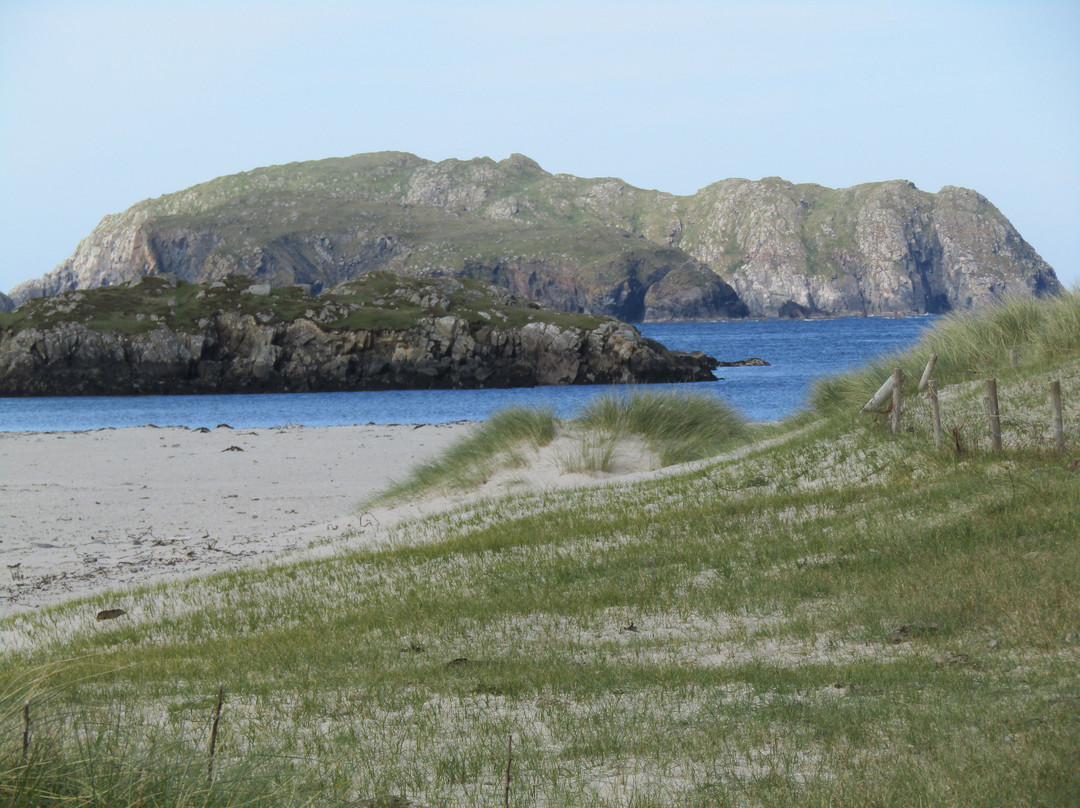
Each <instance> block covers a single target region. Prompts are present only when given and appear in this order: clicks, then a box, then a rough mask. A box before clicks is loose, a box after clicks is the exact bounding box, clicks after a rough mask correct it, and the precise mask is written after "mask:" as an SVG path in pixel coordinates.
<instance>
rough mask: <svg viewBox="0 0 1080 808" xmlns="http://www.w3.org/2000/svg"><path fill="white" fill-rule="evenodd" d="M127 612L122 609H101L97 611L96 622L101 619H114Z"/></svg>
mask: <svg viewBox="0 0 1080 808" xmlns="http://www.w3.org/2000/svg"><path fill="white" fill-rule="evenodd" d="M125 614H127V612H125V611H124V610H123V609H103V610H101V611H100V612H98V613H97V619H98V622H101V621H102V620H115V619H116V618H118V617H120V616H122V615H125Z"/></svg>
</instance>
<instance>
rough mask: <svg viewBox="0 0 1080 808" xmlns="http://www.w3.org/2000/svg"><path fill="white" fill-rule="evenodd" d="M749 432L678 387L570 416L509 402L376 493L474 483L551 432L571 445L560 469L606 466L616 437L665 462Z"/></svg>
mask: <svg viewBox="0 0 1080 808" xmlns="http://www.w3.org/2000/svg"><path fill="white" fill-rule="evenodd" d="M750 432H751V430H750V427H749V425H748V423H747V422H746V420H745V419H744V418H743V417H742V416H740V415H739V414H738V413H737V412H736V411H735V410H734V409H732V408H731V407H730V406H729V405H728V404H726V403H724V402H723V401H720V400H719V399H716V398H713V397H711V396H705V395H693V394H685V393H679V392H671V393H653V392H645V391H634V392H632V393H630V394H627V395H621V396H619V395H608V396H601V397H599V398H597V399H595V400H593V401H592V402H590V403H589V404H587V405H586V406H585V407H584V408H583V409H582V412H581V414H580V415H579V416H578V417H577V418H574V419H571V420H561V419H558V418H556V417H555V415H554V412H553V411H552V410H551V409H550V408H528V407H511V408H509V409H506V410H503V411H502V412H499V413H496V414H495V415H493V416H492V417H491V418H490V419H489V420H488V421H486V422H484V423H483V424H481V425H480V426H479V427H478V428H477V430H476V431H475V432H473V433H472V434H471V435H469V436H467V437H465V438H463V439H462V440H460V441H458V442H457V443H456V444H454V445H453V446H451V447H450V449H449V450H448V451H447V452H446V453H445V454H444V455H442V456H441V457H439V458H436V459H435V460H432V461H429V462H427V463H425V464H423V465H422V466H420V467H419V468H418V469H417V470H416V471H415V472H414V473H413V474H412V476H411V477H410V478H409V479H408V480H405V481H404V482H402V483H400V484H399V485H397V486H395V487H393V488H392V489H391V490H390V491H388V492H387V494H385V495H384V496H383V497H381V498H380V500H384V501H386V500H394V499H399V498H400V497H402V496H405V495H408V494H414V493H416V492H418V491H426V490H432V489H451V490H463V489H470V488H475V487H476V486H478V485H481V484H483V483H484V482H486V481H487V480H488V479H489V478H490V477H491V475H492V474H493V473H494V472H495V471H496V469H499V468H522V467H525V466H527V465H528V464H529V457H528V453H529V452H530V451H532V450H535V449H539V448H542V447H545V446H547V445H548V444H550V443H551V442H552V441H553V440H555V438H556V437H563V438H566V439H567V441H568V442H569V443H571V444H572V445H573V448H572V449H568V450H567V449H564V450H563V451H562V452H561V453H560V458H561V459H560V462H559V466H560V468H561V470H562V471H563V472H583V473H588V472H597V471H599V472H604V471H608V470H610V464H611V462H612V460H613V458H614V456H615V453H616V450H617V448H618V444H619V443H620V441H630V440H638V441H641V442H642V443H643V444H644V445H645V446H647V447H648V448H649V449H650V450H651V451H653V452H655V454H656V456H657V457H658V458H659V463H660V465H661V466H670V465H675V464H677V463H685V462H688V461H691V460H701V459H703V458H706V457H712V456H714V455H716V454H719V453H720V452H721V451H722V450H723V449H725V448H727V447H729V446H731V445H733V444H735V443H738V442H741V441H744V440H746V439H747V437H748V436H749V434H750Z"/></svg>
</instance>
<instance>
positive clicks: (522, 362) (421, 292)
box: [0, 271, 718, 396]
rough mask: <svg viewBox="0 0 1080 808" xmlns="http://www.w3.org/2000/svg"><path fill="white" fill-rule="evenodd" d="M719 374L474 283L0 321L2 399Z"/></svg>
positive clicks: (239, 281) (285, 292) (239, 284)
mask: <svg viewBox="0 0 1080 808" xmlns="http://www.w3.org/2000/svg"><path fill="white" fill-rule="evenodd" d="M717 365H718V362H717V361H716V360H715V359H713V358H712V357H709V356H707V355H705V354H704V353H701V352H700V351H695V352H692V353H685V352H682V351H669V350H668V349H666V348H665V347H664V346H663V345H661V344H659V343H658V342H656V341H654V340H650V339H646V338H644V337H642V336H641V335H640V333H639V332H638V331H637V329H635V328H633V327H632V326H629V325H626V324H625V323H621V322H619V321H618V320H614V319H612V318H609V317H603V316H593V315H587V314H572V313H566V312H555V311H550V310H547V309H543V308H541V307H540V306H539V305H538V304H537V303H535V302H533V301H530V300H527V299H525V298H523V297H519V296H517V295H515V294H513V293H511V292H509V291H507V290H506V289H503V288H499V287H496V286H492V285H490V284H487V283H484V282H482V281H478V280H472V279H452V278H423V279H417V278H404V277H401V276H398V275H394V274H391V273H389V272H382V271H376V272H369V273H365V274H364V275H362V276H360V277H358V278H356V279H354V280H351V281H348V282H346V283H344V284H341V285H340V286H337V287H335V288H334V289H331V290H328V291H326V292H323V293H322V294H320V295H318V296H313V295H312V294H311V293H310V289H307V288H304V287H302V286H286V287H279V288H271V287H270V285H268V284H258V283H255V282H253V281H252V279H251V278H248V277H245V276H243V275H234V276H231V277H228V278H225V279H224V280H221V281H216V282H214V283H210V284H192V283H186V282H182V281H177V280H176V279H175V278H174V277H170V276H162V275H155V276H144V277H138V278H135V279H134V280H132V281H131V282H129V283H125V284H121V285H117V286H105V287H100V288H96V289H89V290H85V291H82V290H76V291H69V292H64V293H61V294H59V295H55V296H53V297H45V298H37V299H33V300H29V301H27V302H26V303H24V304H23V305H21V306H19V307H18V308H17V309H15V310H14V311H11V312H9V313H6V314H0V395H6V396H49V395H66V396H70V395H133V394H174V393H180V394H182V393H255V392H331V391H345V390H386V389H429V388H430V389H435V388H481V387H530V386H535V385H551V384H613V383H629V382H693V381H712V380H715V378H716V377H715V376H714V375H713V373H712V371H713V370H714V369H715V368H716V367H717Z"/></svg>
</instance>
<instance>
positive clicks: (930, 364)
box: [919, 353, 937, 393]
mask: <svg viewBox="0 0 1080 808" xmlns="http://www.w3.org/2000/svg"><path fill="white" fill-rule="evenodd" d="M936 364H937V354H936V353H935V354H930V359H929V360H928V361H927V363H926V367H925V368H924V369H923V372H922V378H921V379H919V392H920V393H921V392H922V391H923V390H925V389H926V385H927V384H929V383H930V374H931V373H933V372H934V365H936Z"/></svg>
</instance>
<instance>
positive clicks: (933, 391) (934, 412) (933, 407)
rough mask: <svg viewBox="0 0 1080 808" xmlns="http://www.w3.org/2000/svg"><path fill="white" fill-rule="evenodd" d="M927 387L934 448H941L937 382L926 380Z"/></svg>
mask: <svg viewBox="0 0 1080 808" xmlns="http://www.w3.org/2000/svg"><path fill="white" fill-rule="evenodd" d="M927 389H928V390H929V391H930V417H931V418H932V419H933V421H934V448H935V449H937V450H939V451H940V450H941V407H940V406H939V405H938V396H937V382H935V381H934V380H933V379H930V380H928V381H927Z"/></svg>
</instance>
